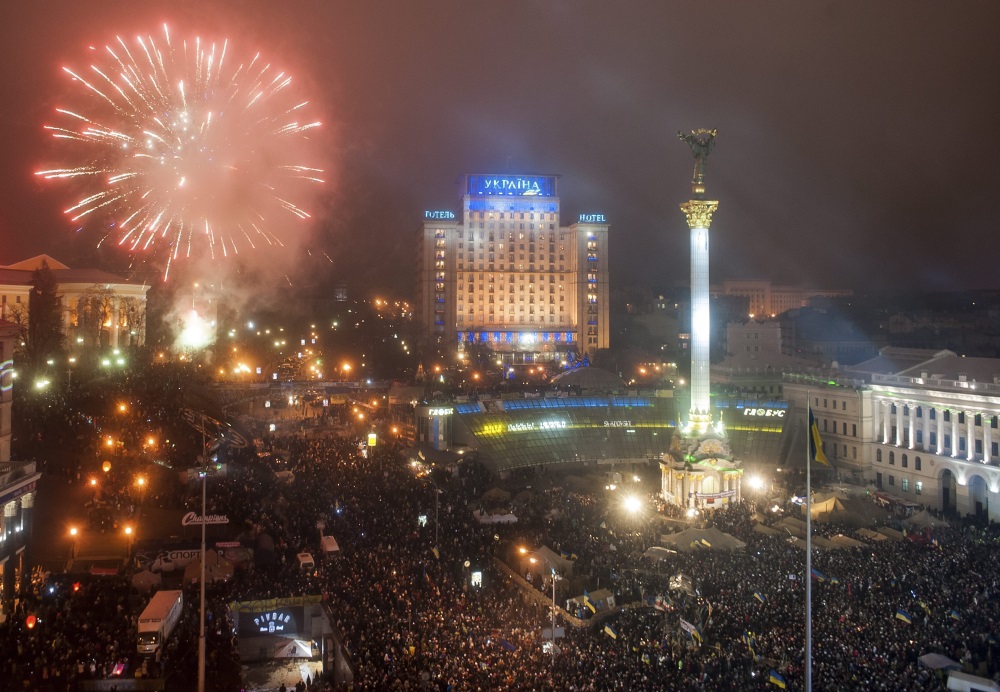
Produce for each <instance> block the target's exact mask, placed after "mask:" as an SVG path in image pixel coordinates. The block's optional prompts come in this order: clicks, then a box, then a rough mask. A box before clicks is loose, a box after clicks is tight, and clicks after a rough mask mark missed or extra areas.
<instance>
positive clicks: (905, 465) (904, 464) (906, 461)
mask: <svg viewBox="0 0 1000 692" xmlns="http://www.w3.org/2000/svg"><path fill="white" fill-rule="evenodd" d="M900 462H901V465H902V467H903V468H904V469H905V468H909V467H910V460H909V458H907V456H906V455H905V454H904V455H903V458H902V459H900Z"/></svg>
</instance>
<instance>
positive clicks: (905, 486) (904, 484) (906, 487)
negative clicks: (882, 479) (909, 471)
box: [899, 478, 910, 493]
mask: <svg viewBox="0 0 1000 692" xmlns="http://www.w3.org/2000/svg"><path fill="white" fill-rule="evenodd" d="M899 489H900V490H902V491H903V492H904V493H907V492H909V491H910V479H909V478H902V479H900V481H899Z"/></svg>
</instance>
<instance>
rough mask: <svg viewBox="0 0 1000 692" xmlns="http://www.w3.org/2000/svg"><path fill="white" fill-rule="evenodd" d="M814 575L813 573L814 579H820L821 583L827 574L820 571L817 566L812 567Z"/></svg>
mask: <svg viewBox="0 0 1000 692" xmlns="http://www.w3.org/2000/svg"><path fill="white" fill-rule="evenodd" d="M812 575H813V579H818V580H819V581H820V583H822V582H825V581H826V575H825V574H823V573H822V572H820V571H819V570H818V569H816V568H815V567H813V568H812Z"/></svg>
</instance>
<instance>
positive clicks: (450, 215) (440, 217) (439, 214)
mask: <svg viewBox="0 0 1000 692" xmlns="http://www.w3.org/2000/svg"><path fill="white" fill-rule="evenodd" d="M424 218H425V219H432V220H435V221H451V220H453V219H454V218H455V212H453V211H425V212H424Z"/></svg>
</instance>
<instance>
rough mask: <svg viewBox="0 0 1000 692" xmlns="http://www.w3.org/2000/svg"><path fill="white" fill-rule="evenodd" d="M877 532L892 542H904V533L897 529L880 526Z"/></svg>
mask: <svg viewBox="0 0 1000 692" xmlns="http://www.w3.org/2000/svg"><path fill="white" fill-rule="evenodd" d="M875 530H876V531H877V532H878V533H880V534H882V535H883V536H885V537H886V538H888V539H890V540H893V541H901V540H903V532H902V531H897V530H896V529H890V528H889V527H888V526H880V527H878V528H877V529H875Z"/></svg>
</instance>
